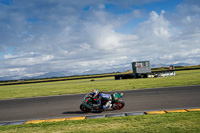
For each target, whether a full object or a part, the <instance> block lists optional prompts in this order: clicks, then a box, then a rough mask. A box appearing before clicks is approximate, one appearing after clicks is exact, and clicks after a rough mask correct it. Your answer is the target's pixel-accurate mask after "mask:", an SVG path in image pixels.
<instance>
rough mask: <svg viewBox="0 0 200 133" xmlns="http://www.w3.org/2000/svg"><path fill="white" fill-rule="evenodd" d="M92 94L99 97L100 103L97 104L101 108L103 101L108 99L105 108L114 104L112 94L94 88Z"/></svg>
mask: <svg viewBox="0 0 200 133" xmlns="http://www.w3.org/2000/svg"><path fill="white" fill-rule="evenodd" d="M91 94H92V96H93V98H98V100H99V103H98V104H97V105H96V106H97V108H99V107H100V106H101V105H102V102H103V101H106V104H104V105H103V109H104V110H105V109H107V108H109V107H111V106H112V104H111V102H112V97H111V95H110V94H105V93H101V92H99V91H98V90H97V89H96V90H93V91H92V93H91ZM93 105H94V104H93Z"/></svg>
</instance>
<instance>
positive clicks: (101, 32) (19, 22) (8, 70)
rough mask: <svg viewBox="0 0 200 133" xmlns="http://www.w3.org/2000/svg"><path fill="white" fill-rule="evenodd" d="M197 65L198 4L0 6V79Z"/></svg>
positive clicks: (123, 1) (5, 1)
mask: <svg viewBox="0 0 200 133" xmlns="http://www.w3.org/2000/svg"><path fill="white" fill-rule="evenodd" d="M143 60H150V62H151V64H165V65H171V64H179V63H186V64H190V65H198V64H200V1H199V0H0V78H1V79H2V80H4V79H21V78H25V77H28V78H32V77H35V76H40V75H44V74H48V73H51V72H53V73H59V72H62V74H63V73H64V75H66V76H67V75H76V74H82V73H87V72H90V71H95V72H97V71H98V72H102V73H103V72H113V71H116V70H118V69H119V70H121V69H120V68H127V67H130V69H131V63H132V62H133V61H143Z"/></svg>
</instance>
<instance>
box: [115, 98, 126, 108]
mask: <svg viewBox="0 0 200 133" xmlns="http://www.w3.org/2000/svg"><path fill="white" fill-rule="evenodd" d="M124 105H125V103H124V101H121V100H117V101H116V102H115V103H113V109H114V110H118V109H122V108H123V107H124Z"/></svg>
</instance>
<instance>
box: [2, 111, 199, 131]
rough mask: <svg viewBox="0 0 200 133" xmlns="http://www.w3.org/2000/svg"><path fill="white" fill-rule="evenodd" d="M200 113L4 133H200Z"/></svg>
mask: <svg viewBox="0 0 200 133" xmlns="http://www.w3.org/2000/svg"><path fill="white" fill-rule="evenodd" d="M199 125H200V112H187V113H166V114H161V115H141V116H126V117H113V118H101V119H86V120H78V121H63V122H53V123H40V124H27V125H15V126H1V127H0V132H1V133H19V132H20V133H32V132H40V133H51V132H59V133H65V132H76V133H79V132H80V133H84V132H85V133H86V132H87V133H88V132H94V131H95V132H96V133H103V132H109V133H116V132H122V133H123V132H146V133H147V132H148V133H160V132H162V133H189V132H192V133H199V132H200V126H199Z"/></svg>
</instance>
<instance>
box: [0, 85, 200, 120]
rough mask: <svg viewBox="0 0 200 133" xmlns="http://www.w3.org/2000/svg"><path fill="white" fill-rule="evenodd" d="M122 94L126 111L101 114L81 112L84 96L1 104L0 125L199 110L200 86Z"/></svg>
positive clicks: (41, 98)
mask: <svg viewBox="0 0 200 133" xmlns="http://www.w3.org/2000/svg"><path fill="white" fill-rule="evenodd" d="M120 92H123V93H124V97H123V98H122V100H124V101H125V104H126V105H125V107H124V108H123V109H122V110H108V111H105V112H102V113H98V112H91V113H83V112H81V111H80V109H79V106H80V104H81V102H82V99H83V97H84V96H85V94H74V95H62V96H50V97H37V98H24V99H13V100H0V122H8V121H20V120H34V119H47V118H63V117H65V118H66V117H77V116H90V115H103V114H109V113H110V114H113V113H121V112H141V111H153V110H167V109H179V108H181V109H183V108H196V107H200V85H196V86H183V87H168V88H156V89H142V90H129V91H120ZM109 93H110V94H112V93H113V92H109Z"/></svg>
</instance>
